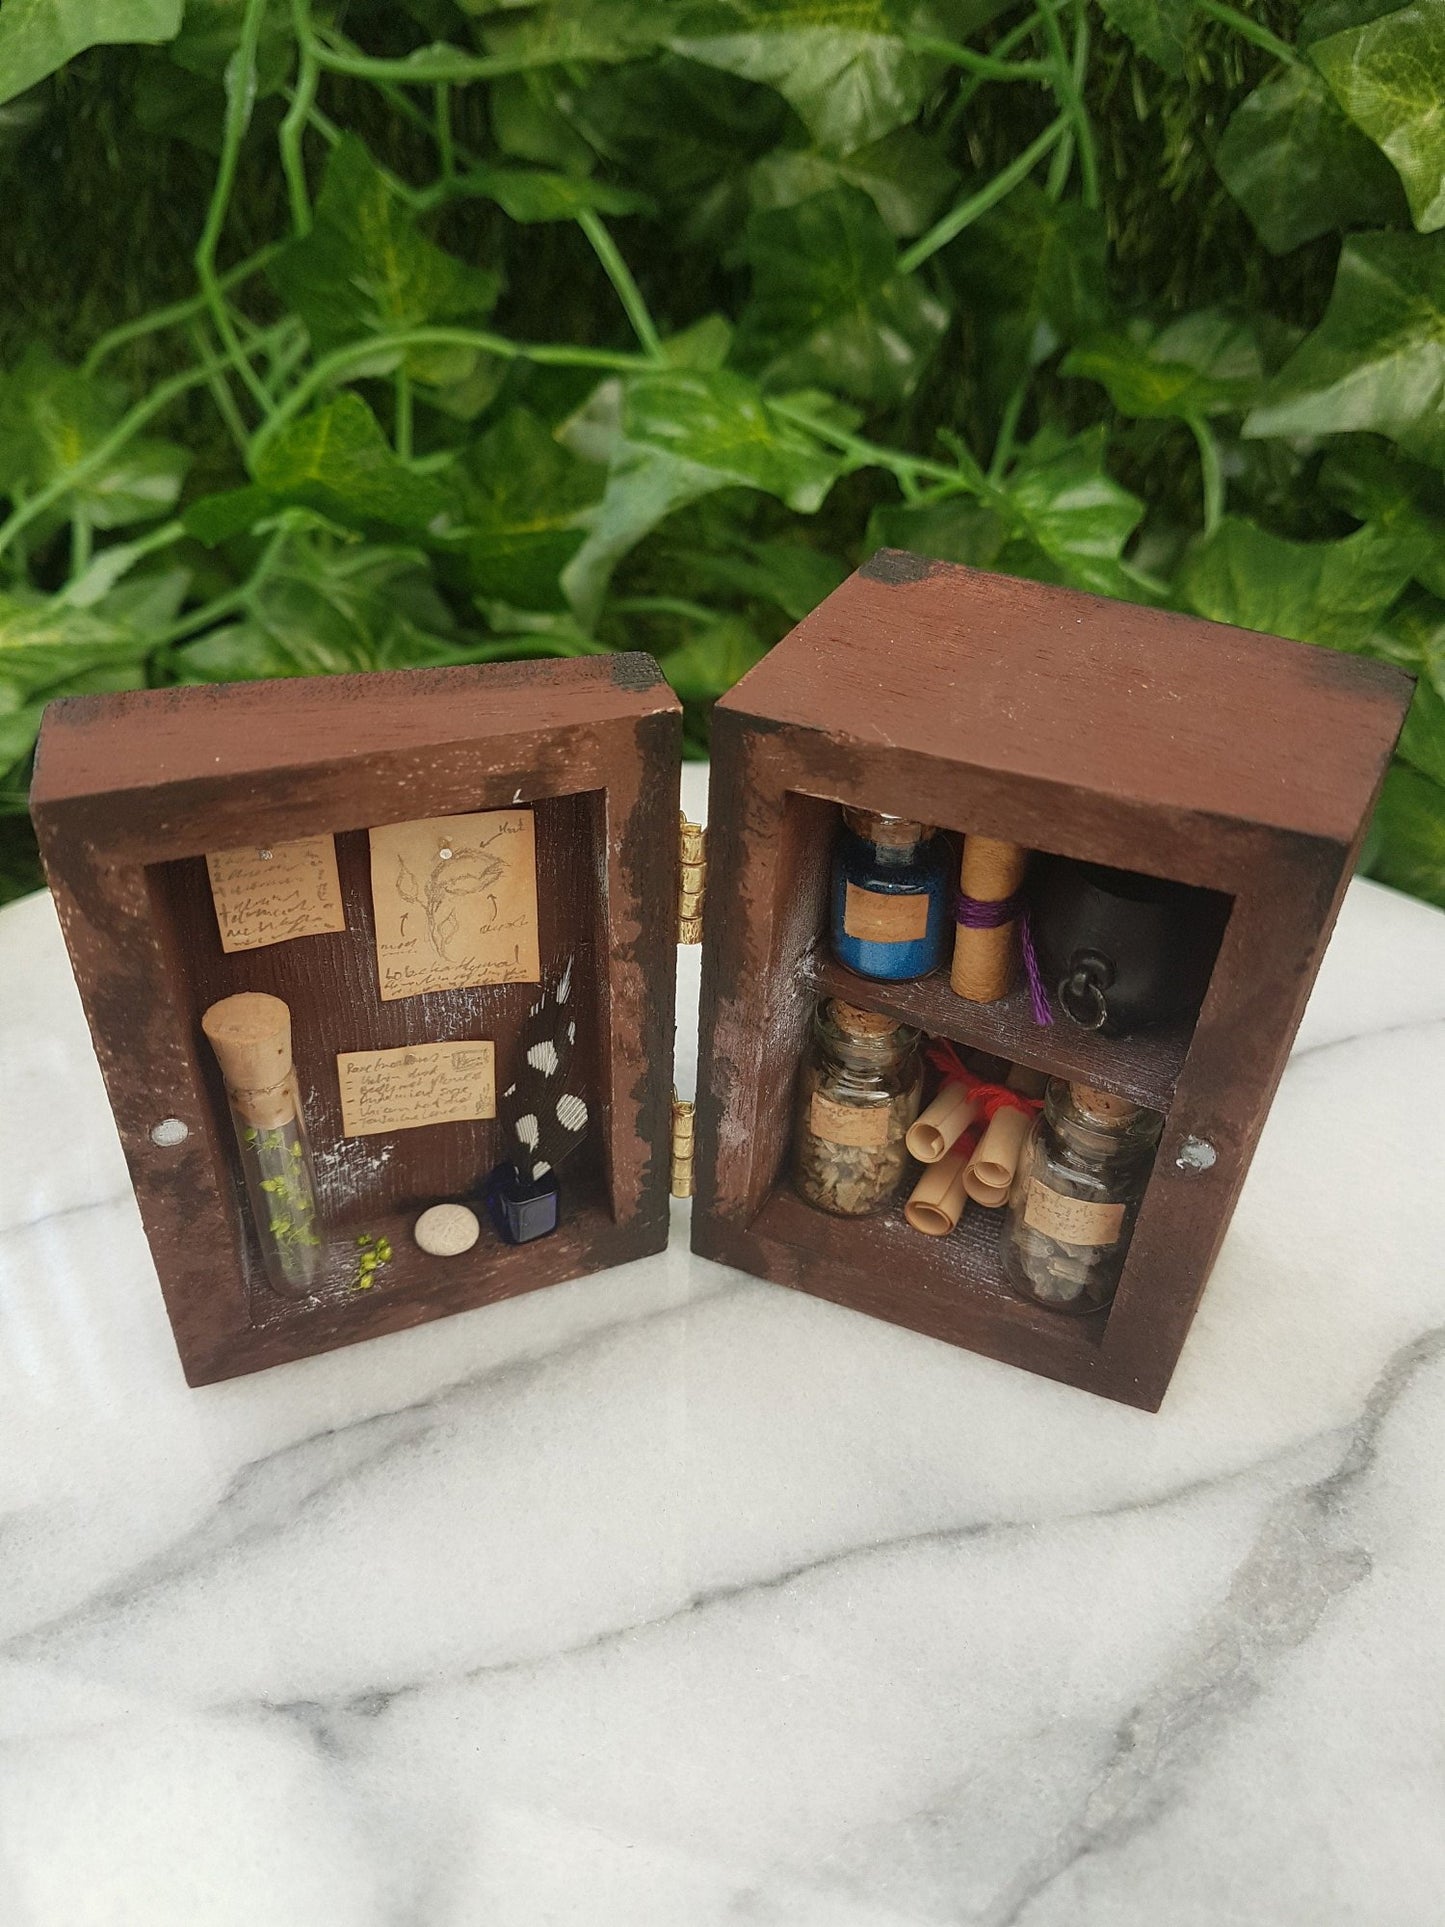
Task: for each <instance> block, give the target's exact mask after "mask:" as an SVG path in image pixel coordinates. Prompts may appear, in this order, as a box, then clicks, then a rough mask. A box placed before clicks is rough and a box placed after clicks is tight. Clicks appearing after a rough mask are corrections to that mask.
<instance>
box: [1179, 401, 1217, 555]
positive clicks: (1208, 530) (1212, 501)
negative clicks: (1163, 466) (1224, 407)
mask: <svg viewBox="0 0 1445 1927" xmlns="http://www.w3.org/2000/svg"><path fill="white" fill-rule="evenodd" d="M1185 421H1186V423H1187V425H1188V428H1189V432H1190V434H1191V435H1192V436H1193V437H1194V441H1195V445H1196V446H1197V448H1198V450H1199V474H1200V479H1201V481H1202V482H1203V484H1204V533H1205V534H1206V535H1213V533H1214V531H1215V530H1216V529H1217V528H1218V527H1219V523H1220V519H1221V517H1222V516H1223V514H1224V470H1223V468H1222V466H1221V465H1220V460H1219V443H1218V442H1217V441H1216V440H1215V439H1214V431H1213V429H1212V428H1211V427H1210V426H1209V423H1208V422H1207V421H1205V419H1204V417H1203V416H1202V415H1186V416H1185Z"/></svg>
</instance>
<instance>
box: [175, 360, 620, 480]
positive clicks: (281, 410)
mask: <svg viewBox="0 0 1445 1927" xmlns="http://www.w3.org/2000/svg"><path fill="white" fill-rule="evenodd" d="M412 348H475V349H477V350H478V351H479V352H480V353H482V354H486V355H496V356H497V357H498V359H499V360H502V361H534V362H537V363H538V364H539V365H541V366H545V367H551V368H602V369H606V370H608V371H609V372H611V373H613V374H653V373H655V372H656V367H657V364H656V362H655V361H653V360H652V359H651V358H650V357H644V356H642V355H628V354H620V353H616V352H614V351H613V350H611V349H607V348H581V347H571V346H568V345H566V344H562V343H554V342H524V341H511V340H509V339H508V337H507V336H506V335H496V334H490V333H488V332H487V331H486V330H484V329H480V328H407V329H403V330H402V331H401V332H399V333H397V334H379V335H372V336H370V337H369V338H368V339H367V340H365V341H352V342H348V343H347V344H346V345H345V347H342V348H333V349H332V350H331V352H330V354H327V355H322V356H321V357H320V358H319V360H317V361H314V362H313V363H312V365H311V366H310V368H308V369H307V371H306V373H305V374H304V375H303V376H302V377H301V379H300V380H299V381H298V382H297V383H296V385H295V386H294V387H293V388H292V389H291V391H290V392H289V393H288V394H287V395H285V396H284V397H283V398H282V399H281V400H279V401H278V402H276V403H275V404H274V406H273V407H272V409H271V410H270V412H269V414H268V416H267V419H266V420H265V421H264V422H262V424H261V426H260V427H259V428H258V429H257V430H256V433H255V434H254V435H253V436H252V438H251V458H252V460H253V461H254V460H255V458H256V456H257V454H258V453H259V452H260V450H261V449H262V448H264V447H265V446H266V444H267V443H268V442H269V441H270V440H271V439H272V437H273V436H274V435H275V434H276V433H277V431H278V430H279V429H281V428H283V427H284V426H285V424H286V423H287V422H288V421H290V420H292V418H293V417H294V416H296V415H297V414H299V413H300V411H301V410H302V409H303V408H304V407H305V406H306V404H307V402H309V401H310V400H311V398H312V397H313V396H314V395H316V394H317V393H318V392H319V391H320V390H321V389H323V388H329V387H331V386H333V385H334V384H335V383H337V382H339V381H341V380H344V379H345V378H346V376H347V375H349V374H355V373H358V372H360V371H361V370H363V369H365V370H367V372H369V373H372V374H375V373H377V372H379V370H378V367H377V364H378V362H385V361H387V359H388V358H389V357H390V356H392V355H402V354H405V353H407V351H408V350H410V349H412ZM192 385H194V384H192Z"/></svg>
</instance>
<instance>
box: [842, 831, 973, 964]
mask: <svg viewBox="0 0 1445 1927" xmlns="http://www.w3.org/2000/svg"><path fill="white" fill-rule="evenodd" d="M952 876H953V862H952V857H951V854H950V851H949V847H948V843H947V840H946V839H945V838H944V837H941V836H939V835H938V833H937V832H936V831H935V830H934V829H933V827H932V826H931V825H930V824H927V823H912V822H910V821H909V820H908V818H907V817H902V816H881V815H878V814H877V813H876V812H874V811H872V810H846V809H845V810H844V812H843V833H842V835H841V836H840V837H839V839H838V846H837V848H836V850H835V851H834V852H833V904H832V939H833V954H834V956H836V957H837V959H838V961H839V963H841V964H845V965H846V966H847V967H848V969H849V970H853V971H856V972H857V973H858V975H859V976H860V977H874V978H877V979H879V980H881V981H882V982H884V983H901V982H903V981H904V980H905V979H907V978H909V977H926V976H927V974H928V972H929V971H930V970H935V969H937V967H938V965H939V964H941V963H942V962H943V959H944V952H945V947H946V945H947V942H948V937H949V930H950V917H949V905H950V898H951V895H952Z"/></svg>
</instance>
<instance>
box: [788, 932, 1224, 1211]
mask: <svg viewBox="0 0 1445 1927" xmlns="http://www.w3.org/2000/svg"><path fill="white" fill-rule="evenodd" d="M804 969H805V970H806V972H807V976H808V981H809V983H810V984H811V986H812V988H813V989H814V990H815V991H816V992H817V993H818V995H819V996H822V997H842V998H843V999H844V1000H845V1001H846V1002H848V1003H850V1004H861V1005H863V1006H864V1007H865V1008H866V1009H869V1010H877V1011H881V1012H883V1014H884V1015H885V1016H888V1017H894V1018H897V1019H898V1020H899V1022H901V1023H905V1024H913V1025H916V1026H917V1028H918V1029H919V1030H922V1031H926V1032H927V1033H928V1035H929V1036H930V1037H946V1038H948V1039H949V1040H950V1042H952V1043H955V1044H965V1045H968V1046H970V1047H971V1048H972V1049H974V1050H983V1051H988V1052H990V1053H991V1054H992V1055H993V1056H995V1057H1004V1058H1007V1059H1008V1061H1009V1062H1010V1063H1011V1064H1028V1065H1031V1066H1032V1067H1033V1068H1034V1069H1035V1070H1040V1071H1047V1072H1048V1073H1049V1075H1050V1076H1053V1077H1067V1078H1071V1079H1074V1080H1076V1081H1077V1082H1080V1083H1085V1084H1095V1085H1097V1086H1098V1087H1099V1089H1100V1090H1105V1091H1118V1092H1119V1093H1120V1095H1121V1096H1123V1097H1127V1098H1131V1099H1132V1100H1133V1101H1134V1103H1136V1104H1144V1105H1147V1106H1148V1107H1149V1109H1150V1110H1155V1111H1167V1110H1168V1109H1169V1106H1170V1104H1171V1102H1172V1101H1173V1097H1174V1087H1175V1085H1176V1084H1177V1083H1178V1081H1179V1073H1180V1070H1181V1069H1182V1067H1183V1064H1184V1059H1185V1056H1186V1055H1187V1054H1188V1050H1189V1043H1190V1039H1191V1038H1192V1036H1193V1035H1194V1025H1193V1023H1192V1022H1189V1021H1186V1022H1183V1023H1173V1024H1167V1025H1163V1026H1161V1027H1160V1028H1159V1029H1158V1030H1148V1031H1140V1032H1138V1033H1136V1034H1135V1035H1134V1036H1132V1037H1101V1036H1100V1035H1099V1034H1098V1032H1097V1031H1090V1030H1080V1029H1079V1027H1078V1025H1077V1024H1071V1023H1070V1022H1069V1020H1068V1019H1067V1018H1066V1017H1064V1016H1063V1015H1062V1013H1061V1012H1060V1011H1059V1008H1058V1006H1057V1004H1055V1005H1054V1021H1053V1023H1052V1024H1051V1025H1047V1026H1045V1025H1040V1024H1036V1023H1035V1022H1034V1020H1033V1013H1032V1011H1031V1010H1030V1008H1029V997H1028V991H1027V989H1026V988H1022V987H1021V988H1019V989H1017V990H1015V991H1013V992H1012V993H1011V994H1010V995H1009V996H1007V997H1005V998H1003V999H1002V1001H1001V1002H999V1003H996V1004H970V1003H967V1002H965V1000H964V999H963V998H962V997H956V996H955V995H954V993H953V991H952V989H951V988H950V987H949V982H948V977H947V975H946V974H945V973H944V972H942V971H935V972H934V973H933V975H932V976H929V977H919V978H917V979H916V980H915V981H914V982H912V983H903V984H887V983H878V982H876V981H875V980H874V979H873V978H871V977H858V976H855V975H854V973H853V972H852V971H851V970H845V969H844V967H843V965H842V964H840V963H839V962H838V961H837V959H836V958H834V957H833V956H831V955H829V953H828V952H827V951H826V950H823V949H815V950H813V951H811V952H810V953H809V955H808V957H807V959H806V960H805V963H804ZM966 1222H967V1219H966V1218H965V1223H966Z"/></svg>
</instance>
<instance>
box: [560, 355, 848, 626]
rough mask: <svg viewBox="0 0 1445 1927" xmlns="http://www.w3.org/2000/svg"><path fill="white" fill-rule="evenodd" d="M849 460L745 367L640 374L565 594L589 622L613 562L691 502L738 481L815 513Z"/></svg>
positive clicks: (627, 391)
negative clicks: (742, 371)
mask: <svg viewBox="0 0 1445 1927" xmlns="http://www.w3.org/2000/svg"><path fill="white" fill-rule="evenodd" d="M844 466H845V463H844V460H843V458H842V457H841V456H839V455H837V454H835V453H834V452H833V451H832V450H831V449H829V448H826V447H824V445H823V444H822V443H821V442H819V441H818V440H817V438H816V437H815V436H814V435H812V434H810V433H809V431H808V429H807V428H806V427H804V426H803V425H801V424H799V423H796V422H793V421H791V420H789V419H788V418H787V417H785V416H783V415H781V414H779V413H778V412H777V410H776V409H775V408H774V407H773V406H771V405H770V404H769V403H768V402H767V401H766V400H765V399H764V398H763V395H762V393H761V391H760V390H759V388H758V387H757V385H756V383H754V382H751V381H749V380H747V379H746V377H744V376H742V375H738V374H734V373H732V372H731V371H729V370H726V369H716V370H706V369H700V368H680V369H677V370H675V371H670V372H668V373H666V374H657V375H644V376H641V377H638V378H636V379H634V380H633V381H631V382H629V383H628V384H627V385H626V387H625V388H624V389H623V391H622V413H621V420H620V428H619V432H618V435H617V439H616V442H615V445H614V447H613V450H612V456H611V466H610V470H609V473H608V478H607V487H606V491H605V493H604V494H603V497H602V501H601V503H600V505H599V507H598V509H597V512H596V518H595V520H594V522H593V525H592V528H591V530H590V532H589V533H588V536H587V539H586V541H585V542H584V543H583V545H582V547H581V548H580V549H579V550H578V552H577V554H576V555H575V556H574V557H573V558H572V561H571V562H570V563H569V564H568V566H567V569H566V572H565V574H564V576H563V586H564V588H565V589H566V592H567V597H568V600H569V601H570V602H571V604H572V606H573V608H574V609H576V610H577V612H578V614H579V616H581V617H582V619H583V620H584V621H588V620H591V619H592V618H593V617H595V615H596V612H597V609H598V607H599V606H600V603H601V599H602V594H603V591H604V589H605V588H606V584H607V580H608V577H609V576H610V575H611V572H612V569H613V568H614V567H615V565H616V563H617V562H618V561H619V560H620V558H621V557H622V556H624V555H625V554H626V553H627V552H628V550H629V549H631V548H632V547H633V546H634V545H635V544H636V543H637V542H639V541H640V540H641V539H642V537H643V536H644V535H646V534H647V532H648V530H649V529H652V528H655V527H656V526H657V524H658V523H659V522H660V521H662V519H663V517H664V516H666V515H670V514H671V513H672V511H673V510H674V509H676V508H680V507H682V505H683V504H684V503H686V502H694V501H696V500H697V499H698V498H699V497H700V496H703V495H708V494H710V493H712V492H713V491H714V490H716V489H720V488H728V487H735V486H736V487H742V488H752V489H758V490H761V491H762V492H763V493H764V494H766V495H773V496H776V497H777V498H778V500H779V501H782V502H785V503H786V504H787V505H788V507H789V508H791V509H793V510H795V511H796V512H797V513H799V514H802V515H811V514H812V513H813V512H814V511H815V510H816V509H817V508H818V507H819V506H820V505H821V504H822V501H823V498H824V497H825V496H826V495H827V493H828V490H829V489H830V488H831V487H832V486H833V483H834V482H835V481H836V480H837V478H838V476H839V475H840V474H841V473H842V471H843V468H844Z"/></svg>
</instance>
